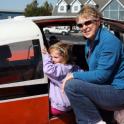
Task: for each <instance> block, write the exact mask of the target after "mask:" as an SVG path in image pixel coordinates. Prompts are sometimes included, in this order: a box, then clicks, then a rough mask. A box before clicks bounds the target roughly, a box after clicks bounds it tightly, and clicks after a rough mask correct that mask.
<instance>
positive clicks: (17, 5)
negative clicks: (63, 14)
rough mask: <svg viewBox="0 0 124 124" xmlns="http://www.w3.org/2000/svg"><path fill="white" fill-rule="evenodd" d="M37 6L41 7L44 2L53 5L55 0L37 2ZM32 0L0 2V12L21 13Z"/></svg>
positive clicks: (2, 0)
mask: <svg viewBox="0 0 124 124" xmlns="http://www.w3.org/2000/svg"><path fill="white" fill-rule="evenodd" d="M37 1H38V3H39V5H42V4H43V3H44V2H45V1H48V2H49V3H51V4H53V5H55V3H56V2H57V0H37ZM31 2H32V0H0V10H16V11H23V10H24V9H25V7H26V5H27V4H30V3H31Z"/></svg>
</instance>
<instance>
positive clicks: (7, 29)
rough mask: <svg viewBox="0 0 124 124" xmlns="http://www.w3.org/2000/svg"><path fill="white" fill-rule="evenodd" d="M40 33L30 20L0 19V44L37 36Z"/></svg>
mask: <svg viewBox="0 0 124 124" xmlns="http://www.w3.org/2000/svg"><path fill="white" fill-rule="evenodd" d="M40 33H41V32H40V30H39V28H38V26H37V25H36V24H35V23H34V22H32V21H31V20H25V19H22V20H18V19H6V20H1V21H0V34H1V35H0V45H4V44H8V43H13V42H18V41H23V40H30V39H33V38H38V36H39V34H40Z"/></svg>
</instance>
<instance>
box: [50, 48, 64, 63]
mask: <svg viewBox="0 0 124 124" xmlns="http://www.w3.org/2000/svg"><path fill="white" fill-rule="evenodd" d="M50 55H51V57H52V61H53V63H54V64H56V63H63V61H64V57H63V56H62V55H61V54H60V51H59V50H52V51H51V52H50Z"/></svg>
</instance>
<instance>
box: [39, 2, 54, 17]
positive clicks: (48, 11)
mask: <svg viewBox="0 0 124 124" xmlns="http://www.w3.org/2000/svg"><path fill="white" fill-rule="evenodd" d="M52 10H53V6H52V4H49V3H48V2H47V1H46V2H45V3H44V4H43V6H41V7H40V12H41V15H42V16H48V15H52Z"/></svg>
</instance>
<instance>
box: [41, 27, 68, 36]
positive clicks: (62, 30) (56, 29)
mask: <svg viewBox="0 0 124 124" xmlns="http://www.w3.org/2000/svg"><path fill="white" fill-rule="evenodd" d="M43 31H44V32H45V33H47V34H48V33H55V34H62V35H68V34H69V32H70V29H69V28H68V27H66V26H52V27H45V28H44V29H43Z"/></svg>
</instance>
